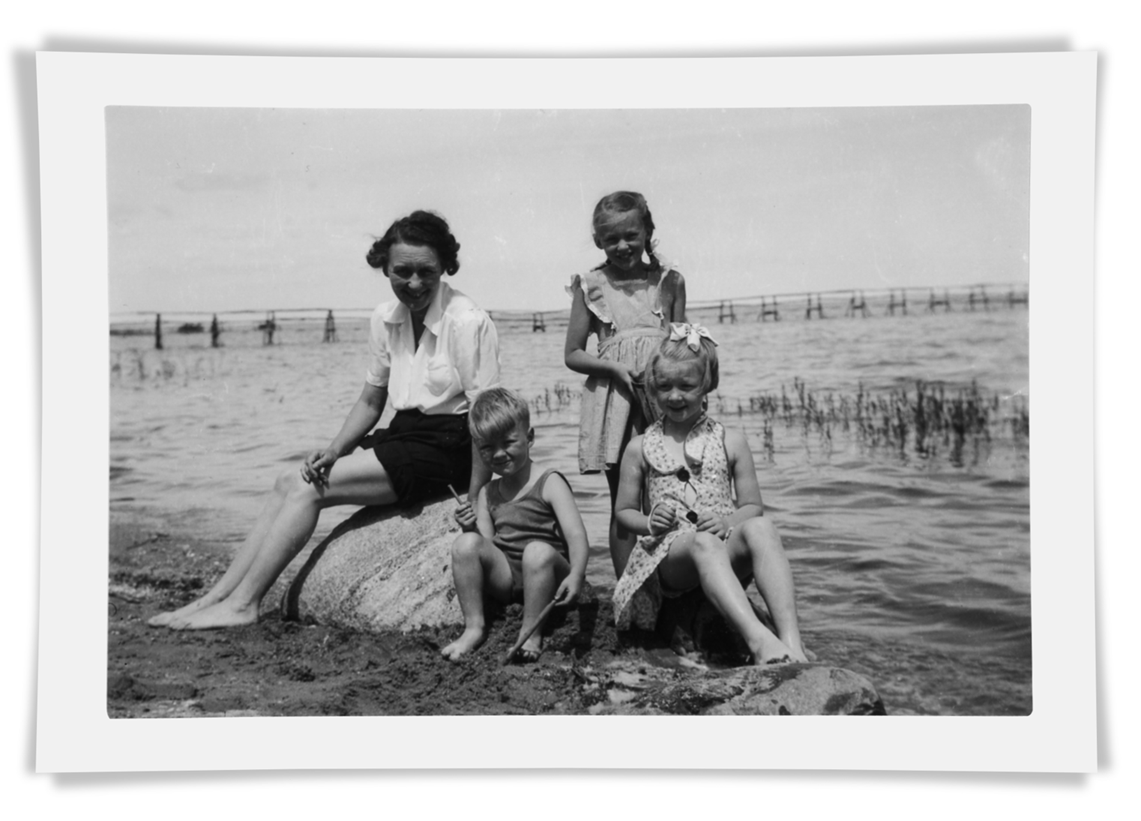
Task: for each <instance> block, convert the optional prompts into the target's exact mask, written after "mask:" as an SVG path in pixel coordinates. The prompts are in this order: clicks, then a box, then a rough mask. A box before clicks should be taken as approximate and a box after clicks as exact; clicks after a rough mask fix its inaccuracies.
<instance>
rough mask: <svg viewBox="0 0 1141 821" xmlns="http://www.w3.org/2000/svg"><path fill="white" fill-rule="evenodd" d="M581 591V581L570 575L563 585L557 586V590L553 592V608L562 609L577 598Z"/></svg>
mask: <svg viewBox="0 0 1141 821" xmlns="http://www.w3.org/2000/svg"><path fill="white" fill-rule="evenodd" d="M581 591H582V579H580V578H578V577H577V576H575V574H573V573H572V574H570V575H569V576H567V577H566V578H565V579H563V583H562V584H560V585H559V589H558V590H556V591H555V599H554V601H555V606H556V607H563V606H565V605H568V604H571V603H572V602H574V601H575V600H576V599H577V598H578V594H579V593H580V592H581Z"/></svg>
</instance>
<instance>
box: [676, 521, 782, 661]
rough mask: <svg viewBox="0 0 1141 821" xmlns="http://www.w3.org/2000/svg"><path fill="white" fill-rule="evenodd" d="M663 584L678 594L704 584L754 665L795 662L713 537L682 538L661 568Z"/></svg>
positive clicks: (723, 546)
mask: <svg viewBox="0 0 1141 821" xmlns="http://www.w3.org/2000/svg"><path fill="white" fill-rule="evenodd" d="M659 572H660V573H661V580H662V582H663V583H664V584H665V585H666V586H667V587H671V588H673V589H675V590H686V589H688V588H691V587H693V586H694V585H695V584H700V585H701V589H702V591H703V592H704V593H705V595H706V597H707V598H708V599H709V600H710V601H711V602H713V606H714V607H716V608H717V610H718V612H720V613H721V615H722V616H724V617H725V620H726V621H728V622H729V624H730V625H731V626H732V627H733V629H734V630H736V631H737V632H738V633H739V634H740V635H741V637H742V638H743V639H744V640H745V644H746V645H747V646H748V648H749V652H751V653H752V654H753V663H754V664H770V663H773V662H778V661H787V660H791V659H792V658H793V653H792V650H791V648H789V647H788V646H787V645H786V644H785V643H784V642H782V641H781V640H780V639H779V638H777V637H776V636H775V635H774V634H773V632H772V631H771V630H769V629H768V628H767V627H765V626H764V625H763V624H762V623H761V621H760V619H758V618H757V614H756V613H754V612H753V606H752V604H750V602H749V597H748V596H746V595H745V588H744V587H742V586H741V580H740V579H738V578H737V574H736V573H735V572H734V570H733V565H732V563H731V562H730V559H729V551H728V550H726V548H725V543H724V542H722V541H721V540H720V539H718V538H717V537H716V536H713V535H711V534H709V533H695V534H693V535H692V536H690V535H688V534H686V535H682V536H679V537H678V538H677V539H675V540H674V542H673V544H672V545H671V546H670V553H669V556H668V557H667V558H666V560H665V561H663V562H662V563H661V565H659Z"/></svg>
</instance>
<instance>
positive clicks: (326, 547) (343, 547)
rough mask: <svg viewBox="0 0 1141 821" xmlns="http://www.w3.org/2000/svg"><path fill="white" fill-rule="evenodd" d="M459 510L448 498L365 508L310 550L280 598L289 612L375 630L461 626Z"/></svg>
mask: <svg viewBox="0 0 1141 821" xmlns="http://www.w3.org/2000/svg"><path fill="white" fill-rule="evenodd" d="M454 511H455V502H453V501H452V500H451V499H445V500H443V501H439V502H432V503H429V504H426V505H424V506H423V507H418V508H412V509H410V510H404V511H402V510H397V509H395V508H391V507H366V508H363V509H361V510H360V511H358V512H357V513H355V514H354V515H353V516H351V517H350V518H349V519H347V520H346V521H344V522H342V523H341V524H340V525H339V526H338V527H337V528H335V529H334V530H333V532H332V533H330V534H329V536H328V538H326V539H325V540H324V541H323V542H321V544H319V545H318V546H317V547H316V548H315V549H314V550H313V552H312V554H310V556H309V558H308V560H307V561H306V562H305V564H304V565H303V566H302V567H301V569H300V570H299V571H298V573H297V575H296V576H295V577H294V578H293V580H292V582H291V583H290V584H289V586H288V588H287V589H286V591H285V594H284V596H283V597H282V600H281V606H282V611H283V613H284V615H285V616H286V618H291V619H301V620H312V621H317V622H320V623H321V624H335V625H338V626H341V627H351V628H355V629H359V630H368V631H373V632H375V631H381V630H400V631H405V632H406V631H409V630H414V629H416V628H418V627H435V626H442V625H457V624H458V625H462V624H463V614H462V613H461V612H460V606H459V602H457V601H456V598H455V588H454V587H453V585H452V557H451V549H452V543H453V542H454V541H455V539H456V536H458V535H459V527H458V526H457V525H456V524H455V520H454V519H453V518H452V514H453V512H454Z"/></svg>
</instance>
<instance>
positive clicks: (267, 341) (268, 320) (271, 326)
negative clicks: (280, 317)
mask: <svg viewBox="0 0 1141 821" xmlns="http://www.w3.org/2000/svg"><path fill="white" fill-rule="evenodd" d="M258 327H260V328H261V331H262V344H263V345H272V344H273V334H274V332H275V331H277V314H275V313H274V312H273V311H269V312H268V313H266V315H265V322H263V323H262V324H261V325H260V326H258Z"/></svg>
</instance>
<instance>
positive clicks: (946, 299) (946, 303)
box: [927, 288, 951, 314]
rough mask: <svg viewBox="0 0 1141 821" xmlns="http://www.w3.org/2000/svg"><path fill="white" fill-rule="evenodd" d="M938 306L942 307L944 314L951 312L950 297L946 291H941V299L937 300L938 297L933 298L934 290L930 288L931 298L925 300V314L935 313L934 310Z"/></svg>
mask: <svg viewBox="0 0 1141 821" xmlns="http://www.w3.org/2000/svg"><path fill="white" fill-rule="evenodd" d="M940 305H942V306H943V312H944V313H946V312H947V311H950V310H951V296H950V294H948V293H947V291H943V298H942V299H939V298H938V297H936V296H935V289H934V288H932V289H931V298H930V299H928V300H927V313H929V314H933V313H935V309H936V308H938V307H939V306H940Z"/></svg>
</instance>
